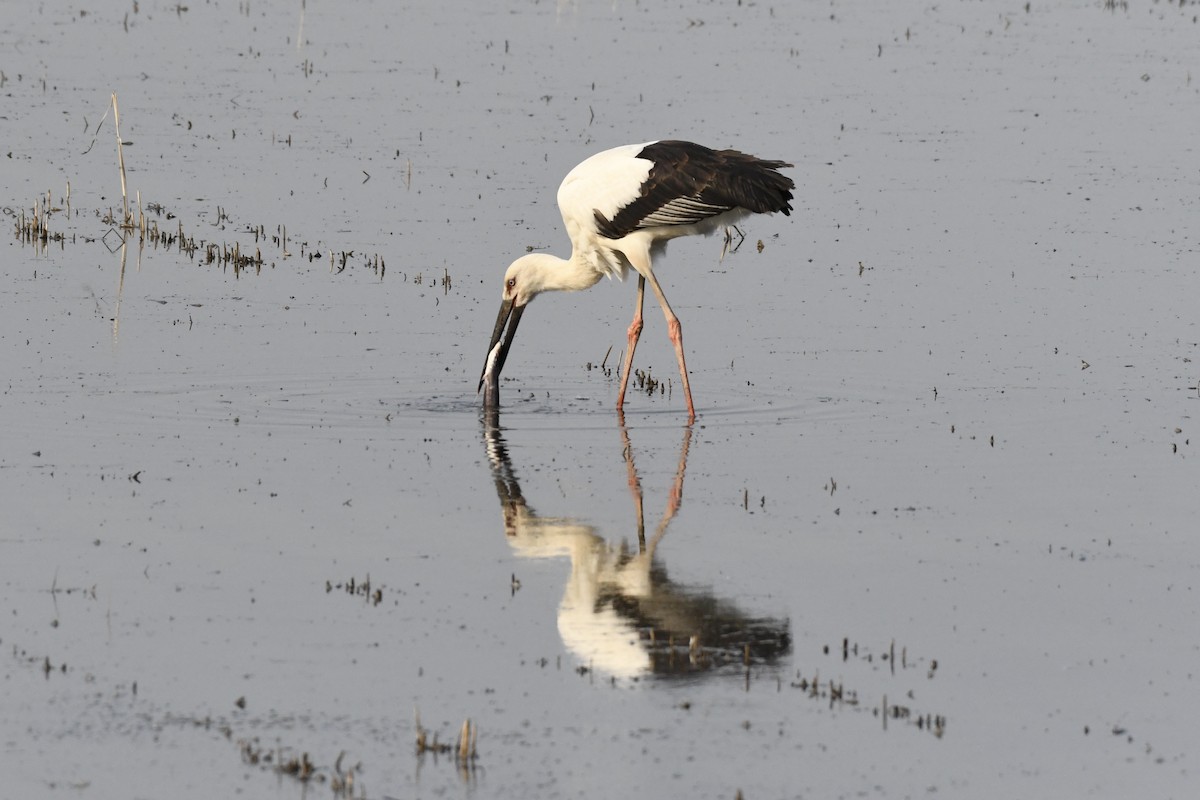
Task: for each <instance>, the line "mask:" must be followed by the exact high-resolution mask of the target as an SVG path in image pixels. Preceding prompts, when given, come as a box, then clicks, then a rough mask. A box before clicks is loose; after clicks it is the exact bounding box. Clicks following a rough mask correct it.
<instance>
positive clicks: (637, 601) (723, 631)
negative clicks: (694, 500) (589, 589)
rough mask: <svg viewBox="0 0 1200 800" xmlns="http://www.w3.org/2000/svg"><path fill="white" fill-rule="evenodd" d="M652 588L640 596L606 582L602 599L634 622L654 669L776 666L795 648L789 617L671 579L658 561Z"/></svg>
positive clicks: (665, 672)
mask: <svg viewBox="0 0 1200 800" xmlns="http://www.w3.org/2000/svg"><path fill="white" fill-rule="evenodd" d="M650 580H651V585H652V586H653V590H652V592H651V593H650V594H649V596H646V597H636V596H631V595H628V594H622V593H621V592H619V591H616V590H617V588H618V587H616V586H607V587H605V590H604V591H603V592H602V593H601V596H600V603H601V604H603V605H608V606H611V607H612V609H613V610H614V611H616V612H617V613H618V614H620V615H621V616H622V617H623V618H625V619H627V620H629V622H630V624H632V625H633V627H634V629H635V630H636V631H637V632H638V635H639V636H640V637H641V639H642V641H643V643H644V646H645V647H646V648H647V650H648V651H649V653H650V658H651V669H652V670H653V671H654V672H655V673H659V674H663V675H686V674H692V673H695V672H699V671H703V670H709V669H715V668H719V667H722V666H727V665H731V664H736V665H743V664H745V665H752V664H774V663H775V662H777V661H778V660H779V659H780V658H782V657H784V656H786V655H788V654H789V653H791V651H792V636H791V625H790V624H789V621H788V620H787V619H776V618H770V617H755V616H752V615H749V614H746V613H745V612H743V611H742V610H740V609H739V608H737V607H736V606H735V605H734V604H733V603H731V602H729V601H726V600H721V599H720V598H718V597H716V596H714V595H713V594H712V592H711V591H708V590H705V589H702V588H699V587H688V586H682V585H680V584H677V583H674V582H672V581H671V580H670V579H669V578H668V577H667V573H666V570H665V569H664V568H663V567H662V566H661V565H659V564H657V563H655V564H654V565H653V566H652V567H651V570H650Z"/></svg>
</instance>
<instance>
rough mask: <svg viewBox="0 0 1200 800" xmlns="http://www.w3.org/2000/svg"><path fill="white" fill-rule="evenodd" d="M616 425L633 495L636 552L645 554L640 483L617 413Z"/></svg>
mask: <svg viewBox="0 0 1200 800" xmlns="http://www.w3.org/2000/svg"><path fill="white" fill-rule="evenodd" d="M617 424H618V425H620V427H621V455H622V456H623V457H624V459H625V472H626V477H627V478H628V479H629V493H630V494H632V495H633V508H634V511H636V512H637V533H638V552H639V553H644V552H646V523H645V518H644V517H643V516H642V482H641V480H639V479H638V474H637V467H635V466H634V465H633V444H632V443H631V442H630V441H629V431H628V430H627V429H626V428H625V415H624V414H622V413H621V412H620V411H619V410H618V411H617Z"/></svg>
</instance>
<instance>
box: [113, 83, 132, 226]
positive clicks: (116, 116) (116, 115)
mask: <svg viewBox="0 0 1200 800" xmlns="http://www.w3.org/2000/svg"><path fill="white" fill-rule="evenodd" d="M112 110H113V127H114V128H116V131H117V166H118V167H120V168H121V209H122V213H123V216H122V223H121V224H122V225H123V226H127V225H129V224H130V217H129V195H128V194H127V193H126V191H125V151H124V150H123V149H122V146H121V113H120V112H119V111H118V110H117V93H116V92H113V93H112Z"/></svg>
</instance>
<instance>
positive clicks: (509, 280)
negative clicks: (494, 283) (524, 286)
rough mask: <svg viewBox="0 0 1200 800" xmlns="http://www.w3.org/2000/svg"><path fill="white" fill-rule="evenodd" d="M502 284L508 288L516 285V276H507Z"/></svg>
mask: <svg viewBox="0 0 1200 800" xmlns="http://www.w3.org/2000/svg"><path fill="white" fill-rule="evenodd" d="M504 285H505V286H507V287H508V288H510V289H511V288H513V287H514V286H516V285H517V279H516V278H509V279H508V282H507V283H505V284H504Z"/></svg>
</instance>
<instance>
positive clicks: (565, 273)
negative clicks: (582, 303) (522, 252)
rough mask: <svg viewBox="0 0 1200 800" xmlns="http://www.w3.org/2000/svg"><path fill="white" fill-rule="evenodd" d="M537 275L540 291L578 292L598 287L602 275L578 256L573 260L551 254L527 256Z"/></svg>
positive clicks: (573, 256) (525, 259)
mask: <svg viewBox="0 0 1200 800" xmlns="http://www.w3.org/2000/svg"><path fill="white" fill-rule="evenodd" d="M522 260H524V261H527V262H529V263H530V264H531V265H532V266H533V269H534V271H535V272H536V273H537V277H538V283H539V284H540V285H541V288H540V290H539V291H543V292H554V291H558V292H577V291H579V290H580V289H587V288H590V287H592V286H595V285H596V281H598V280H600V277H601V275H602V273H601V272H600V271H599V270H597V269H596V268H595V267H593V266H592V265H591V264H589V263H588V262H587V261H585V260H584V259H582V258H579V257H578V255H577V254H572V256H571V258H567V259H564V258H559V257H558V256H553V255H550V254H549V253H533V254H531V255H527V256H525V258H524V259H522Z"/></svg>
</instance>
